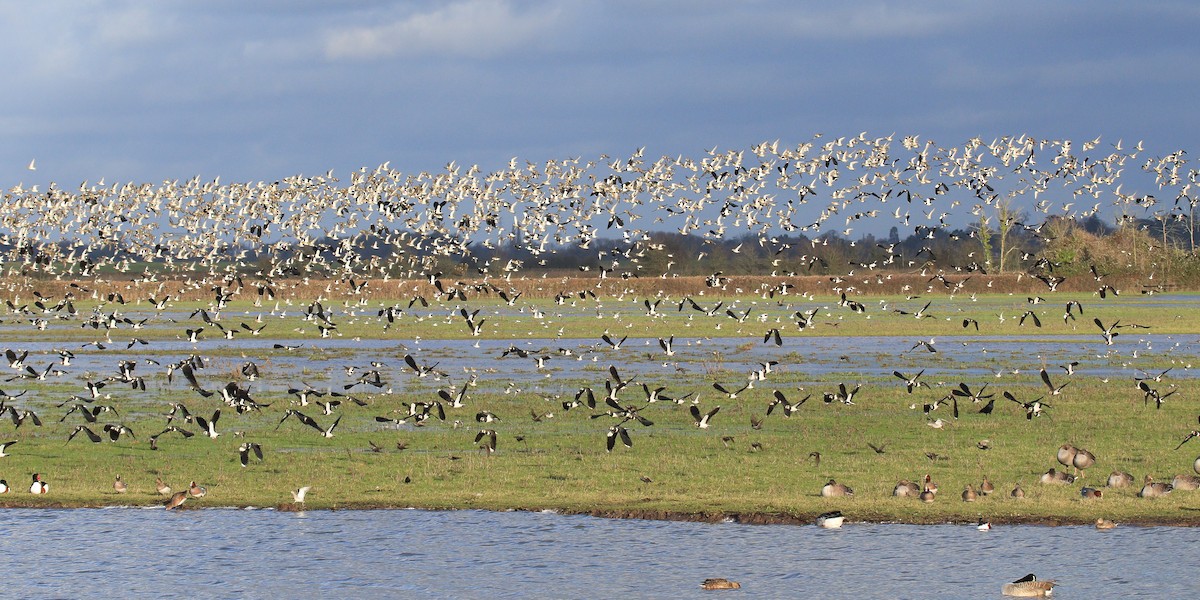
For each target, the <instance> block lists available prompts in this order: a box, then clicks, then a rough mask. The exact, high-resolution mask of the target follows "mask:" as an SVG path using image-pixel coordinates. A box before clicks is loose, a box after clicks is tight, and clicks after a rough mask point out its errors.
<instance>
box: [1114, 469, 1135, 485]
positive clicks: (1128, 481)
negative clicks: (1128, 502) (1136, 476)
mask: <svg viewBox="0 0 1200 600" xmlns="http://www.w3.org/2000/svg"><path fill="white" fill-rule="evenodd" d="M1131 485H1133V475H1130V474H1129V473H1126V472H1124V471H1113V472H1112V473H1110V474H1109V476H1108V487H1112V488H1123V487H1129V486H1131Z"/></svg>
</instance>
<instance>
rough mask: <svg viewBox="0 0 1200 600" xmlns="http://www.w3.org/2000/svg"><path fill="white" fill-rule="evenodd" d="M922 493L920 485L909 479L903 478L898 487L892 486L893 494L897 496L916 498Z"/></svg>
mask: <svg viewBox="0 0 1200 600" xmlns="http://www.w3.org/2000/svg"><path fill="white" fill-rule="evenodd" d="M920 494H921V488H920V486H918V485H917V484H915V483H913V482H911V481H909V480H907V479H901V480H900V481H899V482H898V483H897V484H896V487H894V488H892V495H893V496H895V497H897V498H916V497H917V496H919V495H920Z"/></svg>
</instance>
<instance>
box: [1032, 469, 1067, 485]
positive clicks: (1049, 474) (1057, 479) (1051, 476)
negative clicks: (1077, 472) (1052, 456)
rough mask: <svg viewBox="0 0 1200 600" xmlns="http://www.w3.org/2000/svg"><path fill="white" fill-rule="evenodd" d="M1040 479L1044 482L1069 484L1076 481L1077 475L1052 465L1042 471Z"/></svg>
mask: <svg viewBox="0 0 1200 600" xmlns="http://www.w3.org/2000/svg"><path fill="white" fill-rule="evenodd" d="M1039 480H1040V481H1041V482H1042V483H1044V484H1067V483H1074V482H1075V476H1074V475H1071V474H1070V473H1067V472H1066V471H1058V470H1056V469H1054V468H1053V467H1051V468H1050V470H1049V471H1046V472H1045V473H1042V476H1041V477H1040V478H1039Z"/></svg>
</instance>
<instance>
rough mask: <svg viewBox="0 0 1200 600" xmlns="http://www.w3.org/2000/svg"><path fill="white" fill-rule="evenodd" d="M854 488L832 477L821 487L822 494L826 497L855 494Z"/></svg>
mask: <svg viewBox="0 0 1200 600" xmlns="http://www.w3.org/2000/svg"><path fill="white" fill-rule="evenodd" d="M853 495H854V490H852V489H850V488H849V487H847V486H846V485H845V484H841V483H838V482H836V481H834V480H832V479H830V480H829V483H826V484H825V485H824V486H823V487H822V488H821V496H823V497H825V498H839V497H843V496H853Z"/></svg>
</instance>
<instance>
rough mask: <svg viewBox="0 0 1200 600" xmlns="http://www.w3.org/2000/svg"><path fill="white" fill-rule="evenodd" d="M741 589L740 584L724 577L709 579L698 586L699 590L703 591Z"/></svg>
mask: <svg viewBox="0 0 1200 600" xmlns="http://www.w3.org/2000/svg"><path fill="white" fill-rule="evenodd" d="M741 588H742V584H740V583H738V582H736V581H730V580H728V579H725V578H724V577H709V578H708V579H705V580H704V581H703V582H702V583H701V584H700V589H703V590H738V589H741Z"/></svg>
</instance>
